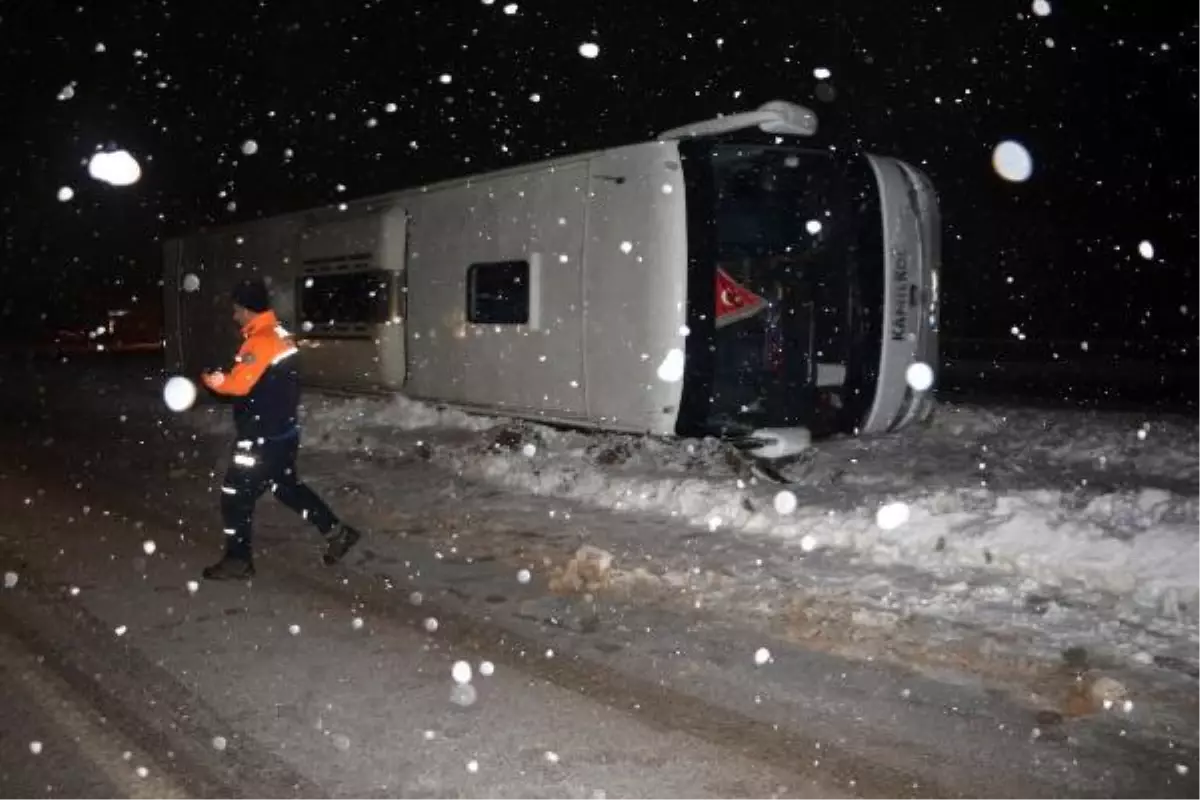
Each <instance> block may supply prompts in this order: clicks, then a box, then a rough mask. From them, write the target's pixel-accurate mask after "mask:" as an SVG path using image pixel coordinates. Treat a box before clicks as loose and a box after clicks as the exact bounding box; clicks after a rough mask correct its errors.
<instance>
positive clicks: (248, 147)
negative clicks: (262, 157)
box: [242, 139, 258, 156]
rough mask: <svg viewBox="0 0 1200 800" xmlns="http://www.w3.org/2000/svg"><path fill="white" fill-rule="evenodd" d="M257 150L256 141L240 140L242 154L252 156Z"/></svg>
mask: <svg viewBox="0 0 1200 800" xmlns="http://www.w3.org/2000/svg"><path fill="white" fill-rule="evenodd" d="M257 152H258V142H256V141H254V140H253V139H247V140H246V141H244V142H242V155H247V156H252V155H254V154H255V153H257Z"/></svg>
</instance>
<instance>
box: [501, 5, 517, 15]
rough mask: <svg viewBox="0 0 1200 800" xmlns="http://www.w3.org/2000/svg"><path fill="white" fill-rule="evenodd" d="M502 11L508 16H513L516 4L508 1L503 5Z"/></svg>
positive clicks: (515, 11)
mask: <svg viewBox="0 0 1200 800" xmlns="http://www.w3.org/2000/svg"><path fill="white" fill-rule="evenodd" d="M504 13H505V14H508V15H509V16H510V17H511V16H513V15H514V14H516V13H517V4H516V3H509V4H508V5H506V6H505V7H504Z"/></svg>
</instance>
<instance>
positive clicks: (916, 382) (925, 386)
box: [904, 361, 933, 392]
mask: <svg viewBox="0 0 1200 800" xmlns="http://www.w3.org/2000/svg"><path fill="white" fill-rule="evenodd" d="M904 379H905V380H906V381H908V385H909V386H911V387H912V389H913V391H914V392H927V391H929V388H930V387H931V386H933V367H931V366H929V365H928V364H925V363H923V362H921V361H917V362H914V363H912V364H909V365H908V369H907V370H905V371H904Z"/></svg>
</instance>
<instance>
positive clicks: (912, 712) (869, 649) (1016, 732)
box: [2, 362, 1198, 794]
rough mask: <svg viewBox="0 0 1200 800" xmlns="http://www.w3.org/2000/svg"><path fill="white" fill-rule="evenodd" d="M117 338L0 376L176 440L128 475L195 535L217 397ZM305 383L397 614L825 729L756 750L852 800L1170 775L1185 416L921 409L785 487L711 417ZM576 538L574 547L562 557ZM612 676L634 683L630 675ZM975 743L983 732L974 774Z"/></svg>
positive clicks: (370, 574)
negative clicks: (579, 428)
mask: <svg viewBox="0 0 1200 800" xmlns="http://www.w3.org/2000/svg"><path fill="white" fill-rule="evenodd" d="M129 363H130V362H126V366H124V367H120V368H117V367H114V366H113V365H112V364H111V363H106V362H91V363H90V364H88V365H83V367H82V368H80V367H75V368H73V369H64V368H62V367H57V368H56V367H51V366H48V365H45V364H42V365H37V366H36V367H35V368H34V370H33V372H31V373H25V374H17V373H16V372H14V371H12V370H9V371H7V372H6V373H5V379H6V382H7V384H8V386H9V388H7V389H3V390H2V391H3V394H4V396H6V397H13V398H15V397H16V396H18V395H21V396H22V397H25V398H26V399H25V400H23V401H21V402H20V403H17V402H16V401H13V404H10V406H9V407H10V408H16V407H20V408H22V409H25V411H26V412H28V411H29V409H30V406H29V400H28V398H29V397H30V393H29V391H28V390H29V389H30V388H31V387H33V388H34V389H41V390H44V392H43V395H42V396H43V398H44V407H45V412H44V413H45V415H46V416H47V417H49V418H50V419H51V420H55V419H57V420H58V421H59V427H60V428H63V429H64V430H65V429H66V427H69V426H67V425H66V423H67V419H66V416H67V415H69V414H71V411H70V410H71V409H72V408H74V409H75V413H76V414H77V415H78V419H76V420H75V425H76V428H78V429H90V430H92V431H95V432H97V433H99V432H100V426H102V425H104V424H107V425H109V426H110V427H111V428H112V429H113V430H117V431H123V433H124V435H125V437H126V438H129V437H132V443H133V444H136V443H137V442H138V441H142V442H145V444H144V445H143V446H144V448H145V449H146V452H147V454H148V455H147V458H148V461H147V464H146V465H145V470H144V471H140V470H139V468H138V467H137V466H136V459H137V453H138V449H137V448H136V447H135V448H134V449H133V450H132V451H130V452H129V455H130V457H131V458H133V459H134V462H135V464H134V472H135V474H142V475H153V470H154V467H153V466H152V465H151V464H152V462H154V459H153V458H150V456H149V454H150V453H154V452H159V453H160V455H161V453H162V451H163V449H164V447H165V448H166V450H168V451H171V452H170V454H171V466H169V467H168V469H169V470H170V477H164V476H161V475H160V476H159V478H160V479H162V480H164V481H165V482H164V484H163V485H162V486H155V485H150V486H147V487H145V488H146V496H147V498H153V499H154V501H155V503H163V502H166V503H167V507H166V508H162V509H159V511H160V512H161V513H163V514H165V515H166V516H171V515H176V514H178V515H185V517H184V518H185V522H184V526H185V527H186V528H187V530H188V532H189V533H188V536H189V538H190V539H191V540H192V541H196V540H197V537H202V536H203V534H204V531H203V522H204V520H205V519H209V518H211V521H212V523H213V524H214V527H213V528H212V530H213V531H216V530H217V529H216V527H215V514H214V513H213V511H212V509H211V508H209V506H213V507H215V499H214V496H213V495H212V492H213V491H215V480H216V478H215V477H213V476H212V473H213V472H214V471H216V470H219V468H220V459H221V457H222V453H221V447H222V445H221V442H222V438H223V437H224V436H225V435H226V433H227V420H225V419H224V417H223V415H222V414H221V413H219V412H218V410H216V409H214V408H212V407H203V408H198V409H194V410H192V411H191V412H188V413H187V414H184V415H181V416H174V415H170V414H169V413H168V412H166V410H165V409H164V408H163V407H162V404H161V400H160V397H159V392H160V390H161V386H162V376H161V375H159V374H157V372H156V371H154V370H146V369H144V367H139V368H133V367H131V366H129ZM308 405H309V407H308V409H307V414H306V449H305V454H304V456H303V459H302V469H303V470H304V471H305V473H306V475H307V478H308V480H309V481H310V482H311V483H313V484H315V485H317V486H318V487H319V488H321V489H322V490H324V491H326V492H327V493H329V494H330V496H331V497H333V498H334V501H335V505H337V506H338V507H340V508H341V509H343V510H344V511H346V513H347V514H348V515H349V516H351V517H352V518H355V519H357V520H361V521H362V522H364V523H365V524H366V525H367V527H368V528H369V529H370V530H371V533H372V535H371V537H370V541H369V543H367V544H366V545H365V546H364V547H363V548H362V551H361V552H360V553H359V554H358V556H357V558H356V559H353V560H352V561H351V563H350V564H349V565H348V566H349V567H350V568H352V569H353V570H354V572H355V573H356V574H358V575H360V576H363V579H364V580H367V579H369V580H370V581H373V582H374V585H375V586H376V589H377V591H378V592H379V595H378V597H379V602H380V603H387V604H389V605H391V606H394V607H396V608H401V609H404V612H403V613H406V614H408V615H410V616H412V617H413V619H414V620H415V621H416V623H417V624H419V623H420V622H421V620H423V615H424V614H427V613H430V612H428V611H427V609H428V608H430V607H431V605H433V604H436V606H437V607H438V608H439V609H441V610H442V613H445V614H454V615H457V616H458V618H459V619H461V620H463V624H465V625H468V626H469V625H470V624H473V623H472V621H474V622H475V623H478V622H479V621H481V620H482V621H484V622H485V623H486V624H487V625H490V626H499V628H501V629H502V630H503V631H504V632H505V634H504V635H505V636H507V637H509V638H510V640H512V641H518V640H519V641H522V642H524V643H525V647H524V650H525V653H524V654H523V655H521V656H519V657H517V659H516V662H517V663H519V664H521V665H523V667H522V668H525V669H534V667H533V666H531V663H533V662H536V663H538V664H541V665H542V666H540V667H538V668H542V667H544V662H547V661H557V662H558V663H568V664H588V665H590V666H589V669H592V670H601V671H603V674H605V675H607V676H609V677H608V678H606V679H605V680H604V681H601V683H604V684H605V685H607V686H609V687H610V689H609V691H610V692H611V691H612V690H611V686H613V685H620V680H627V679H628V676H634V677H635V678H637V679H640V680H642V681H649V682H650V683H649V686H650V687H653V686H655V685H657V686H659V687H660V688H661V689H663V690H666V691H669V692H671V693H672V694H671V695H670V696H671V697H672V698H673V699H674V700H675V701H676V702H674V703H671V704H669V705H672V706H679V705H681V703H680V702H678V700H680V699H682V698H685V697H686V698H688V702H695V703H699V708H702V709H704V710H705V713H703V714H699V715H697V716H698V718H697V719H694V720H691V721H689V722H688V724H687V727H689V728H690V729H696V728H697V727H702V726H703V724H704V722H703V719H704V718H708V719H709V724H713V723H712V720H714V719H716V720H723V723H724V725H725V726H726V727H728V726H731V725H732V726H733V727H734V728H738V726H742V727H741V728H738V729H739V730H742V731H743V732H744V733H745V736H746V737H748V740H752V741H754V742H755V744H756V746H757V748H758V749H759V750H760V751H762V752H770V750H771V748H772V747H773V746H776V747H779V746H781V745H779V742H778V741H775V740H774V739H773V737H779V736H786V735H790V734H789V732H793V731H794V730H795V729H796V721H797V720H799V719H803V720H804V721H805V725H804V726H803V727H804V728H806V729H807V730H809V731H820V732H823V733H822V734H816V735H811V736H810V737H809V738H808V739H805V740H804V741H803V742H800V740H796V739H791V740H788V743H789V746H787V747H783V749H782V751H781V763H787V762H789V761H790V760H794V755H795V750H796V748H799V747H803V748H806V749H808V748H811V749H815V750H821V749H822V748H825V753H824V754H821V755H817V756H816V757H815V758H814V761H816V762H820V763H824V764H825V765H826V766H825V768H826V769H834V767H833V765H835V764H840V766H839V768H838V769H837V770H836V774H838V775H839V776H845V775H850V774H856V773H855V770H854V769H853V768H852V769H850V771H849V772H847V771H846V769H845V768H844V767H845V765H846V764H847V763H848V764H851V765H860V766H859V768H858V773H860V774H857V777H852V778H850V779H853V780H856V781H859V785H860V786H862V785H865V784H866V783H870V782H871V776H870V774H869V773H870V771H871V766H874V767H875V768H878V769H880V770H882V773H881V774H880V775H877V776H876V777H875V781H874V783H873V784H872V786H873V787H874V792H868V793H875V792H878V791H879V790H881V789H883V788H887V789H890V790H892V791H898V790H899V789H898V788H897V786H898V781H900V780H905V779H904V778H899V777H897V776H905V775H909V776H915V777H914V780H918V778H919V780H929V781H933V782H932V783H926V784H924V790H921V789H918V790H913V791H915V792H916V793H918V794H923V793H925V792H926V791H930V789H929V787H930V786H936V793H954V792H956V791H965V792H966V793H979V792H980V791H982V789H981V787H982V786H984V785H986V784H987V782H989V781H993V780H999V777H998V776H1000V775H1004V776H1006V777H1005V778H1004V780H1005V781H1007V783H1004V784H1003V785H1004V786H1005V790H1004V791H1003V792H1001V793H1020V792H1029V793H1032V794H1044V793H1051V794H1053V793H1060V794H1061V793H1063V792H1066V791H1074V792H1083V793H1086V791H1085V790H1084V787H1091V788H1090V790H1089V791H1094V792H1097V793H1101V794H1103V793H1112V792H1114V791H1116V792H1120V791H1131V790H1132V789H1133V788H1134V787H1137V786H1143V787H1145V786H1147V785H1149V784H1147V783H1145V782H1146V781H1151V782H1152V783H1153V785H1154V786H1155V787H1156V789H1155V791H1158V792H1160V793H1161V792H1165V793H1169V794H1178V793H1180V792H1187V791H1194V786H1195V774H1196V769H1195V767H1196V765H1195V747H1196V738H1197V737H1196V724H1195V718H1196V683H1195V676H1196V665H1197V658H1196V645H1197V634H1196V619H1197V617H1196V614H1197V571H1198V570H1197V539H1198V537H1197V488H1196V487H1197V463H1196V425H1195V422H1194V421H1192V420H1187V419H1178V418H1165V417H1159V418H1141V417H1138V416H1136V415H1129V414H1122V415H1105V414H1097V413H1083V412H1079V413H1067V412H1045V411H1037V412H1035V411H1032V410H1025V409H996V408H988V409H985V408H979V407H970V406H957V407H943V408H941V409H940V410H939V414H938V415H937V417H936V418H935V421H934V423H933V425H931V426H930V427H929V428H927V429H924V430H920V431H913V432H910V433H908V434H904V435H902V436H898V437H893V438H890V439H879V440H871V441H860V440H846V441H835V442H829V443H824V444H822V445H820V446H819V447H818V448H817V449H815V450H814V451H813V452H812V453H811V454H809V456H808V457H806V458H805V459H804V460H802V461H801V462H799V463H797V464H793V465H790V466H789V467H787V468H786V469H785V470H784V471H785V472H786V473H787V474H788V476H789V477H790V478H791V479H792V480H791V482H790V483H789V484H788V486H787V487H786V489H785V488H784V487H781V486H778V485H774V484H772V483H770V482H769V481H767V480H764V479H763V478H762V477H761V476H756V475H755V474H754V471H753V470H752V469H751V468H750V467H749V466H748V465H747V464H746V463H745V462H743V461H740V460H738V459H736V458H732V457H730V456H729V454H728V453H727V451H726V450H725V449H724V448H722V447H721V446H719V445H717V444H716V443H714V442H697V441H691V442H686V441H685V442H663V441H655V440H647V439H640V438H637V437H625V436H609V435H587V434H581V433H573V432H562V431H557V430H552V429H549V428H544V427H539V426H530V425H514V424H511V423H506V422H503V421H500V420H487V419H481V418H477V417H470V416H466V415H463V414H460V413H458V412H454V411H439V410H437V409H433V408H430V407H428V406H426V405H423V404H419V403H413V402H410V401H406V400H403V399H396V400H390V401H384V400H364V399H355V400H346V399H336V398H328V397H317V396H315V395H314V396H310V398H309V404H308ZM187 431H193V432H195V433H194V444H193V445H189V446H187V447H182V446H181V444H180V443H181V441H183V439H182V438H181V435H182V434H184V433H186V432H187ZM209 434H220V436H217V437H213V436H210V435H209ZM60 435H61V436H63V437H65V436H66V435H67V434H65V433H64V434H60ZM152 437H153V438H152ZM155 439H161V441H158V442H156V441H154V440H155ZM98 441H103V436H102V435H101V437H100V438H98V439H97V438H93V439H91V440H90V441H89V442H88V443H87V444H86V445H84V447H85V448H87V449H95V447H96V443H97V442H98ZM48 446H50V447H59V448H61V447H63V446H66V445H65V443H64V442H57V443H54V442H50V443H48ZM154 463H157V462H154ZM217 475H219V472H218V473H217ZM104 478H105V479H106V480H107V481H109V484H108V485H118V484H121V481H122V478H124V479H125V482H126V483H127V482H128V476H120V475H106V476H104ZM144 479H145V478H143V480H144ZM94 482H95V483H96V485H97V487H99V486H100V485H104V483H103V481H102V480H101V476H99V475H96V476H95V478H94ZM93 488H95V487H93ZM164 491H165V492H166V493H167V495H168V496H169V497H170V500H169V501H165V500H162V499H161V498H162V496H163V495H162V493H163V492H164ZM782 491H786V492H789V493H790V495H784V496H783V497H780V493H781V492H782ZM125 492H126V494H128V489H126V490H125ZM793 501H794V503H793ZM896 503H903V504H904V505H905V507H906V509H907V521H904V522H902V523H901V524H899V525H898V526H897V527H894V528H892V529H890V530H885V529H884V528H882V527H881V526H880V525H879V524H878V523H879V521H880V520H879V519H878V518H877V513H878V512H879V510H880V509H881V508H884V507H887V506H892V507H891V509H890V510H889V512H888V513H889V514H890V513H895V507H894V505H893V504H896ZM266 505H267V504H266V503H264V506H266ZM793 505H794V508H792V506H793ZM267 508H269V506H268V507H267ZM267 508H265V509H264V512H263V515H262V518H261V524H262V527H261V530H262V532H263V533H262V535H263V537H264V539H265V541H267V542H268V543H270V544H271V545H272V547H271V549H272V550H275V551H277V552H278V553H279V554H280V557H281V558H291V559H292V560H293V561H295V560H296V559H303V558H305V557H306V556H305V555H304V554H305V553H306V552H307V550H306V548H308V547H309V544H308V543H306V541H305V540H304V539H303V538H302V537H303V534H304V532H303V531H296V530H295V527H296V526H295V523H294V522H293V521H292V520H291V519H290V518H288V517H287V516H286V513H285V512H280V511H279V510H267ZM151 510H152V509H151V508H150V507H149V504H148V508H147V510H146V513H150V511H151ZM781 512H783V513H781ZM135 518H136V517H135ZM901 518H902V517H901ZM884 521H885V522H886V520H884ZM214 535H215V534H214ZM585 545H586V546H589V547H591V548H596V549H597V550H596V551H593V556H592V560H590V561H589V560H588V559H586V558H585V559H584V560H583V561H582V562H581V561H579V560H576V561H575V566H572V563H571V562H572V560H573V556H576V554H577V553H578V552H579V549H580V548H581V547H583V546H585ZM585 555H586V553H585ZM269 558H270V557H269ZM269 558H268V560H267V561H266V562H265V563H266V564H270V560H269ZM610 559H611V561H610ZM597 562H599V564H600V567H601V568H600V569H593V571H592V572H591V573H589V572H588V570H589V568H592V567H594V566H595V565H596V563H597ZM581 564H582V567H583V569H582V574H580V570H579V566H580V565H581ZM520 570H528V572H529V580H528V582H522V581H521V578H522V577H524V576H523V575H520V574H519V571H520ZM589 579H590V583H589ZM355 591H356V592H360V591H364V590H363V589H362V588H361V587H359V588H356V589H355ZM414 593H415V594H414ZM415 602H420V603H421V604H422V605H414V603H415ZM481 636H482V637H483V638H487V634H481ZM760 648H762V649H765V651H767V655H766V656H765V657H763V658H762V659H759V660H764V663H761V664H759V663H756V655H757V654H756V651H757V650H759V649H760ZM546 650H554V651H556V653H557V658H549V659H548V658H546V656H545V651H546ZM539 653H540V654H541V657H540V658H539V657H535V656H536V654H539ZM616 676H626V678H625V679H618V677H616ZM571 680H575V681H577V682H582V681H583V678H582V677H581V676H579V675H574V676H571ZM625 691H626V692H627V693H628V695H629V697H632V698H636V700H633V701H631V702H632V703H637V704H642V705H647V706H649V705H650V704H651V701H650V699H649V698H650V697H651V696H652V695H653V692H651V691H650V689H649V688H646V687H643V689H634V688H629V686H626V689H625ZM722 715H733V717H729V716H724V717H723V716H722ZM734 718H736V721H735V722H734V721H730V720H731V719H734ZM755 726H766V727H765V728H764V729H763V730H764V731H767V732H769V733H764V734H763V735H762V736H758V737H757V738H755V736H754V735H752V734H750V733H748V731H752V730H759V728H756V727H755ZM772 741H775V744H772V743H771V742H772ZM981 749H987V750H988V751H990V752H995V753H996V756H995V757H994V758H992V759H991V763H990V767H989V769H988V770H987V771H985V772H984V773H979V772H978V770H977V768H976V767H975V766H973V763H972V762H973V760H974V759H973V756H972V754H973V753H977V752H979V751H980V750H981ZM839 752H840V756H839V755H838V753H839ZM847 754H849V755H847ZM839 758H840V759H841V761H840V762H839ZM935 762H940V763H939V766H938V768H937V769H931V767H930V764H932V763H935ZM946 762H949V763H951V764H954V763H958V764H960V765H962V766H960V767H953V766H943V764H944V763H946ZM967 765H972V766H970V768H969V769H968V768H967ZM831 774H832V773H831ZM935 776H936V779H935ZM980 781H983V783H980ZM1139 781H1140V782H1141V783H1139ZM997 785H1001V784H997ZM1068 787H1070V788H1068ZM844 788H845V789H846V790H847V791H851V792H854V791H855V789H854V788H853V787H850V786H845V787H844ZM988 793H994V789H993V790H992V791H989V792H988Z"/></svg>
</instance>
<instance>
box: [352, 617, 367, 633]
mask: <svg viewBox="0 0 1200 800" xmlns="http://www.w3.org/2000/svg"><path fill="white" fill-rule="evenodd" d="M363 624H364V623H363V618H362V617H355V618H354V619H353V620H351V621H350V627H351V628H353V629H354V630H356V631H361V630H362V627H363Z"/></svg>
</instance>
